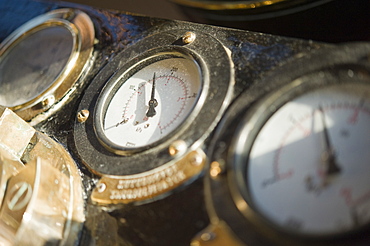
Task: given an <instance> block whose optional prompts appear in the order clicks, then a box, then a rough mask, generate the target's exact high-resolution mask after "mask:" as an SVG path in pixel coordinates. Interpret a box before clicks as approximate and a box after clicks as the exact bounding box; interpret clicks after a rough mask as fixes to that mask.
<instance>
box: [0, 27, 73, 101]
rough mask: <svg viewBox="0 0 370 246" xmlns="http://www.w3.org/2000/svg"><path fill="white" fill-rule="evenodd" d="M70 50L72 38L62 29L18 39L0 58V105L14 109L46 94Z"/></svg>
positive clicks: (51, 29)
mask: <svg viewBox="0 0 370 246" xmlns="http://www.w3.org/2000/svg"><path fill="white" fill-rule="evenodd" d="M73 47H74V39H73V35H72V33H71V32H70V30H68V29H67V28H65V27H63V26H53V27H48V28H42V29H40V30H37V31H35V32H33V33H32V34H29V35H27V36H25V37H23V38H21V39H19V40H18V41H17V42H16V43H15V44H14V45H13V46H12V47H10V48H8V49H7V50H6V51H5V52H4V54H2V56H1V57H0V71H1V72H0V91H1V93H0V104H1V105H3V106H6V107H14V106H17V105H21V104H24V103H27V102H28V101H31V100H33V99H35V98H37V97H38V96H39V95H41V94H42V93H43V92H45V91H46V90H47V89H48V88H49V87H50V86H51V85H52V84H53V83H54V81H55V80H56V79H57V78H58V76H60V74H61V72H62V71H63V70H64V69H65V66H66V64H67V62H68V60H69V58H70V56H71V54H72V50H73Z"/></svg>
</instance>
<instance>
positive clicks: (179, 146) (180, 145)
mask: <svg viewBox="0 0 370 246" xmlns="http://www.w3.org/2000/svg"><path fill="white" fill-rule="evenodd" d="M187 148H188V147H187V145H186V143H185V141H184V140H176V141H174V142H173V143H172V144H171V145H170V147H169V148H168V152H169V153H170V155H171V156H176V155H180V154H183V153H185V152H186V150H187Z"/></svg>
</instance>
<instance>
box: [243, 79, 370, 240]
mask: <svg viewBox="0 0 370 246" xmlns="http://www.w3.org/2000/svg"><path fill="white" fill-rule="evenodd" d="M369 126H370V87H369V86H368V85H364V84H361V85H360V84H358V85H357V84H356V85H349V84H347V85H344V84H338V85H332V86H328V87H325V88H321V89H318V90H315V91H311V92H309V93H305V94H303V95H301V96H299V97H297V98H295V99H294V100H292V101H289V102H288V103H286V104H284V105H283V106H282V107H280V108H279V109H278V110H277V111H276V112H275V113H274V114H273V115H272V116H271V117H270V118H269V119H268V120H267V122H266V123H265V124H264V125H263V126H262V128H261V129H260V131H259V133H258V134H257V136H256V139H255V141H254V143H253V145H252V147H251V151H250V153H249V160H248V166H247V171H246V172H247V173H246V177H247V178H246V180H247V181H246V182H247V185H248V187H249V194H250V198H251V200H252V203H253V204H254V206H255V207H256V209H257V210H258V211H259V212H260V213H261V214H262V215H263V216H264V217H266V218H267V219H268V220H270V221H272V222H273V223H275V224H276V225H278V226H279V227H281V228H284V229H285V230H288V231H291V232H294V233H298V234H301V235H310V236H326V235H334V234H338V233H346V232H351V231H353V230H355V229H358V228H360V227H361V226H364V225H365V224H368V223H369V222H370V178H369V175H370V165H369V160H370V151H369V146H370V130H369Z"/></svg>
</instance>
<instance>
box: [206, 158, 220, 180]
mask: <svg viewBox="0 0 370 246" xmlns="http://www.w3.org/2000/svg"><path fill="white" fill-rule="evenodd" d="M221 171H222V169H221V165H220V163H219V162H217V161H214V162H212V163H211V168H210V172H209V173H210V174H211V177H213V178H215V177H217V176H218V175H219V174H220V173H221Z"/></svg>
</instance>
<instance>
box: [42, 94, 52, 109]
mask: <svg viewBox="0 0 370 246" xmlns="http://www.w3.org/2000/svg"><path fill="white" fill-rule="evenodd" d="M54 102H55V98H54V96H49V97H46V98H44V100H42V102H41V103H42V108H44V109H48V108H50V107H51V105H53V104H54Z"/></svg>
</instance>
